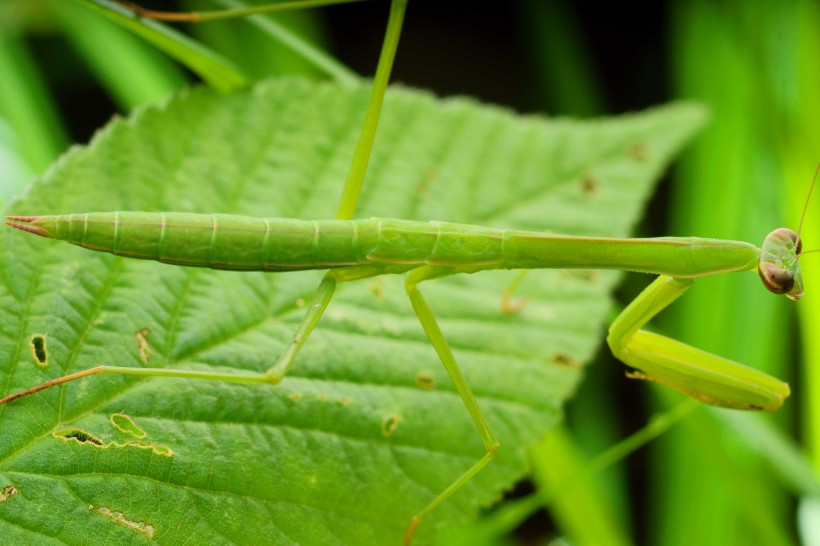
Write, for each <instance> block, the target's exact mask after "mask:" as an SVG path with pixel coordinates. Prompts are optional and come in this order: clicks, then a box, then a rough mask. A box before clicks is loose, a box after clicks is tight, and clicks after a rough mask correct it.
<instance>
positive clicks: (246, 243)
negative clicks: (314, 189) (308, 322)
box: [9, 212, 760, 277]
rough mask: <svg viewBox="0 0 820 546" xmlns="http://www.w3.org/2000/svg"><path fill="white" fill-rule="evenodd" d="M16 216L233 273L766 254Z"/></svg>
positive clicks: (452, 227)
mask: <svg viewBox="0 0 820 546" xmlns="http://www.w3.org/2000/svg"><path fill="white" fill-rule="evenodd" d="M9 219H10V220H11V222H10V223H11V224H12V225H14V227H20V228H21V229H25V230H26V231H30V232H32V233H35V234H38V235H42V236H45V237H50V238H53V239H62V240H65V241H68V242H70V243H73V244H76V245H80V246H83V247H85V248H89V249H92V250H100V251H104V252H111V253H113V254H117V255H120V256H129V257H133V258H143V259H149V260H157V261H160V262H163V263H169V264H176V265H187V266H199V267H210V268H213V269H232V270H266V271H289V270H300V269H330V268H336V267H345V266H353V265H364V264H370V265H376V266H380V265H381V266H385V267H386V266H388V265H408V266H413V265H425V264H429V265H438V266H445V267H452V268H454V269H456V270H464V271H477V270H483V269H532V268H585V269H586V268H604V269H624V270H630V271H640V272H646V273H656V274H663V275H672V276H676V277H687V276H703V275H708V274H712V273H723V272H727V271H744V270H748V269H754V268H756V267H757V263H758V260H759V256H760V251H759V250H758V249H757V248H756V247H755V246H754V245H751V244H748V243H742V242H737V241H723V240H719V239H701V238H695V237H690V238H672V237H662V238H655V239H613V238H602V237H574V236H566V235H549V234H544V233H537V232H528V231H521V230H509V229H494V228H488V227H478V226H471V225H466V224H454V223H446V222H416V221H410V220H395V219H380V218H373V219H368V220H315V221H309V220H292V219H283V218H254V217H249V216H234V215H227V214H190V213H149V212H96V213H85V214H69V215H59V216H39V217H11V218H9ZM18 222H19V223H18ZM403 270H406V269H403Z"/></svg>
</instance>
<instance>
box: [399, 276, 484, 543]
mask: <svg viewBox="0 0 820 546" xmlns="http://www.w3.org/2000/svg"><path fill="white" fill-rule="evenodd" d="M453 273H454V271H453V269H452V268H443V267H434V266H422V267H419V268H418V269H414V270H413V271H411V272H410V273H409V274H408V275H407V281H406V284H405V286H406V289H407V295H408V296H409V297H410V303H412V305H413V311H415V313H416V316H417V317H418V318H419V322H421V326H422V328H424V333H425V334H427V338H428V339H429V340H430V343H432V344H433V347H435V349H436V352H437V353H438V356H439V358H440V359H441V363H442V364H444V367H445V368H446V369H447V373H448V374H449V376H450V379H452V380H453V384H454V385H455V387H456V391H458V395H459V396H460V397H461V400H462V401H463V402H464V405H465V406H466V407H467V411H469V412H470V417H472V418H473V422H474V423H475V426H476V428H477V429H478V432H479V434H481V441H482V442H483V444H484V448H485V449H486V450H487V452H486V453H485V454H484V456H483V457H481V459H479V460H478V461H476V462H475V463H474V464H473V465H472V466H471V467H470V468H469V469H467V471H466V472H464V473H463V474H462V475H461V476H459V477H458V479H456V480H455V481H454V482H453V483H451V484H450V485H449V486H448V487H447V488H446V489H445V490H444V491H442V492H441V493H439V494H438V496H436V498H434V499H433V500H432V501H431V502H430V503H429V504H428V505H427V506H425V507H424V508H423V509H422V510H421V511H420V512H418V513H417V514H416V515H415V516H413V519H412V521H411V523H410V528H409V529H408V530H407V534H406V535H405V539H404V542H405V544H409V543H410V538H411V537H412V535H413V531H414V530H415V528H416V526H418V524H419V523H420V522H421V520H422V518H423V517H424V516H425V515H427V514H428V513H430V512H431V511H432V510H434V509H435V508H436V507H437V506H438V505H439V504H441V503H442V502H444V501H445V500H447V499H448V498H449V497H450V496H451V495H452V494H453V493H455V492H456V491H458V489H460V488H461V487H462V486H463V485H464V484H465V483H467V482H468V481H470V479H471V478H472V477H473V476H475V475H476V474H477V473H478V472H479V471H480V470H481V469H482V468H484V467H485V466H486V465H487V463H489V462H490V461H491V460H492V459H493V457H494V456H495V452H496V451H498V447H499V443H498V441H497V440H496V439H495V436H493V433H492V431H491V430H490V425H489V424H488V423H487V419H486V418H485V417H484V414H483V413H482V412H481V409H480V408H479V407H478V401H477V400H476V398H475V395H474V394H473V391H472V389H470V385H469V383H467V380H466V379H465V378H464V374H463V373H462V372H461V368H459V366H458V362H456V359H455V356H453V351H452V350H450V346H449V345H448V344H447V340H446V339H445V338H444V334H442V333H441V328H439V325H438V322H437V321H436V317H435V316H434V315H433V311H432V310H431V309H430V306H429V305H427V302H426V301H425V300H424V297H423V296H422V295H421V292H419V289H418V285H419V283H421V282H423V281H426V280H430V279H436V278H439V277H444V276H446V275H452V274H453Z"/></svg>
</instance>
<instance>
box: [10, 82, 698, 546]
mask: <svg viewBox="0 0 820 546" xmlns="http://www.w3.org/2000/svg"><path fill="white" fill-rule="evenodd" d="M368 95H369V89H368V87H367V86H364V85H358V86H353V87H350V86H340V85H336V84H317V83H314V82H310V81H307V80H303V79H278V80H273V81H268V82H265V83H262V84H260V85H258V86H256V87H255V88H253V89H251V90H248V91H244V92H239V93H235V94H232V95H228V96H219V95H218V94H216V93H215V92H213V91H209V90H206V89H197V90H194V91H191V92H187V93H184V94H182V95H181V96H179V97H177V98H175V99H173V100H171V101H170V102H169V103H168V104H166V105H164V106H162V107H150V108H146V109H143V110H140V111H138V112H136V113H135V114H134V115H133V116H132V117H130V118H128V119H125V120H122V119H120V120H115V121H113V122H112V123H111V124H109V126H108V127H107V128H106V129H104V130H103V131H101V132H100V133H99V134H98V135H97V136H96V137H95V139H94V140H93V142H92V143H91V144H90V145H89V146H88V147H78V148H75V149H73V150H72V151H70V152H69V153H68V154H66V155H65V156H64V157H63V158H62V159H61V160H60V161H59V162H58V163H57V164H56V165H55V166H54V167H53V169H51V170H50V171H49V172H48V173H47V174H46V175H45V176H44V177H43V178H42V179H41V180H39V181H37V182H36V183H35V184H34V185H33V186H32V188H31V191H30V192H29V194H28V196H27V197H26V198H25V199H24V200H21V201H18V202H16V203H15V204H13V205H12V207H11V209H10V212H12V213H14V214H46V213H68V212H83V211H93V210H96V211H109V210H146V211H151V210H156V211H160V210H167V211H197V212H222V213H241V214H247V215H256V216H283V217H299V218H331V217H332V216H333V213H334V210H335V209H336V205H337V199H338V197H339V195H340V194H341V190H342V188H341V181H342V180H344V178H345V174H346V172H347V169H348V163H349V161H350V157H351V155H352V153H353V148H354V146H355V142H356V138H357V131H358V130H359V126H360V122H361V117H362V115H363V112H364V108H365V106H366V103H367V99H368ZM703 118H704V116H703V112H702V110H701V109H700V108H699V107H697V106H694V105H686V104H680V105H673V106H668V107H664V108H659V109H656V110H651V111H648V112H646V113H642V114H636V115H632V116H624V117H622V118H616V119H612V120H600V121H595V122H577V121H571V120H547V119H543V118H536V117H528V118H523V117H517V116H515V115H513V114H511V113H510V112H507V111H505V110H502V109H499V108H495V107H488V106H482V105H479V104H477V103H476V102H474V101H472V100H469V99H451V100H437V99H435V98H433V97H432V96H430V95H428V94H425V93H421V92H418V91H411V90H402V89H392V90H391V91H390V92H389V93H388V96H387V100H386V103H385V111H384V115H383V118H382V123H381V126H380V132H379V135H378V138H377V143H376V147H375V151H374V155H373V157H372V161H371V166H370V169H369V172H368V176H367V179H366V181H365V185H364V192H363V194H362V200H361V203H360V207H359V210H358V215H359V216H360V217H368V216H376V215H377V216H382V217H399V218H416V219H424V220H432V219H435V220H447V221H457V222H469V223H475V224H482V225H492V226H507V227H512V228H524V229H533V230H553V231H556V232H563V233H577V234H584V235H590V234H596V235H608V236H619V235H620V236H623V235H626V234H628V233H629V231H630V229H631V227H632V225H633V224H634V223H635V222H636V219H637V218H638V216H639V214H640V211H641V209H642V208H643V205H644V203H645V201H646V199H647V196H648V194H649V192H650V191H651V188H652V185H653V181H654V180H656V179H657V177H658V176H659V175H660V173H661V171H662V169H663V168H664V167H665V166H666V164H667V162H668V161H669V160H670V158H671V156H672V155H673V154H674V153H675V152H677V150H678V149H679V147H680V146H681V145H682V144H683V143H684V142H685V141H686V140H687V139H688V138H689V137H690V136H691V134H692V133H693V132H694V130H695V129H696V128H697V127H698V126H699V125H700V124H701V123H702V120H703ZM0 239H1V242H2V249H3V253H2V257H1V258H2V259H1V260H0V273H1V274H2V278H3V283H2V287H0V290H2V292H0V313H2V314H0V321H2V325H3V329H2V336H3V339H2V343H0V351H2V355H0V356H2V358H0V363H2V364H0V385H2V391H3V392H5V393H9V392H14V391H17V390H20V389H24V388H26V387H30V386H33V385H35V384H38V383H41V382H43V381H45V380H47V379H50V378H54V377H58V376H61V375H63V374H66V373H69V372H72V371H77V370H82V369H85V368H89V367H92V366H94V365H97V364H100V363H106V364H114V365H122V366H145V365H150V366H154V367H171V366H173V367H177V368H196V369H223V370H224V369H230V368H236V369H242V370H259V371H262V370H265V369H266V368H267V367H268V366H270V365H271V364H272V363H273V361H274V360H275V359H276V357H277V356H278V355H279V354H280V353H281V351H282V350H283V349H284V347H286V346H287V344H288V343H289V342H290V339H291V335H292V332H293V330H294V329H295V326H296V325H297V323H298V322H299V320H300V319H301V317H302V314H303V312H304V305H305V301H309V298H310V297H311V294H312V292H313V290H314V289H315V287H316V285H317V283H318V280H319V278H320V273H319V272H316V271H308V272H304V273H280V274H271V273H256V272H252V273H248V272H226V271H222V272H217V271H210V270H203V269H192V268H181V267H172V266H167V265H162V264H159V263H154V262H146V261H137V260H127V259H123V258H117V257H114V256H111V255H108V254H99V253H93V252H89V251H87V250H84V249H81V248H78V247H72V246H69V245H65V244H61V243H58V242H55V241H48V240H44V239H41V238H37V237H31V236H26V235H25V234H22V233H19V232H16V231H12V230H2V231H0ZM516 275H517V273H516V272H514V271H491V272H485V273H481V274H477V275H460V276H455V277H452V278H447V279H443V280H439V281H431V282H429V283H424V284H423V285H422V291H423V292H424V293H425V294H426V296H427V298H428V300H429V301H430V304H431V305H432V307H433V310H434V312H436V313H437V315H438V317H439V319H440V321H441V326H442V329H443V331H444V333H445V335H446V336H447V337H448V339H449V341H450V344H451V345H452V346H453V348H454V351H455V354H456V357H457V358H458V359H459V360H460V362H461V364H462V367H463V369H464V371H465V373H466V375H467V378H468V380H469V381H470V383H471V385H472V388H473V390H474V391H475V393H476V395H477V397H478V401H479V404H480V405H481V408H482V409H483V411H484V412H485V414H486V415H487V418H488V420H489V422H490V424H491V426H492V427H493V430H494V432H495V434H496V436H497V437H498V439H499V441H500V442H501V444H502V448H501V450H500V451H499V453H498V456H497V457H496V459H495V460H494V461H493V462H492V464H490V465H489V466H488V467H487V468H486V469H485V470H484V471H483V472H481V473H480V474H479V475H478V476H477V477H476V478H475V479H474V480H472V481H471V482H470V483H469V484H468V485H467V486H466V487H465V488H464V489H463V490H462V491H460V492H459V493H458V494H456V495H455V496H454V497H453V498H452V500H451V501H449V502H447V503H445V504H444V505H443V506H442V507H441V508H439V509H437V510H436V511H435V512H433V513H432V514H431V516H430V517H429V518H428V519H426V520H425V521H424V522H423V523H422V525H421V526H420V528H419V530H418V531H417V534H416V539H417V540H416V541H415V542H414V543H416V544H426V543H431V542H433V540H434V537H435V534H436V529H437V527H440V526H447V525H454V524H457V523H461V522H464V521H466V520H468V519H469V518H470V517H472V516H473V515H474V514H475V512H476V511H477V509H478V508H479V507H483V506H487V505H489V504H490V503H492V502H493V501H495V500H497V499H498V498H499V497H500V496H501V494H502V493H503V491H504V490H506V489H508V488H510V487H511V486H512V485H513V484H514V483H515V481H516V480H518V479H519V478H521V477H522V475H523V474H524V472H525V451H524V449H525V447H526V446H527V445H528V444H530V443H532V442H533V441H535V440H536V439H537V438H539V437H540V436H541V435H543V434H544V432H545V431H547V430H549V429H550V428H551V427H552V426H553V425H554V424H555V423H556V422H557V421H558V419H559V417H560V414H561V407H562V405H563V403H564V402H565V401H566V399H567V398H568V397H570V396H571V395H572V393H573V391H574V389H575V387H576V385H577V383H578V381H579V380H580V377H581V368H580V364H581V363H583V362H586V361H587V360H588V359H589V358H590V357H591V355H592V354H593V353H594V352H595V351H596V350H597V348H598V346H599V342H600V339H601V335H602V332H603V320H604V317H606V315H607V313H608V311H609V308H610V300H609V296H608V294H609V292H610V290H611V288H612V286H613V284H614V283H615V282H616V281H617V277H618V275H617V273H614V272H605V271H598V272H578V271H576V272H567V271H537V272H532V273H530V274H529V275H528V276H527V277H526V279H525V280H524V282H523V283H522V285H521V287H520V289H519V291H518V292H517V295H520V296H523V297H526V298H527V305H526V306H525V307H523V309H521V311H520V312H518V313H516V314H504V313H503V312H502V311H501V295H502V292H503V290H504V288H505V287H506V286H508V285H509V283H510V282H512V280H513V279H514V278H515V276H516ZM402 282H403V279H402V278H400V277H387V276H385V277H378V278H376V279H373V280H365V281H360V282H356V283H350V284H345V285H342V286H340V287H339V289H338V291H337V294H336V296H335V298H334V300H333V301H332V302H331V304H330V307H329V308H328V311H327V313H326V314H325V316H324V317H323V319H322V321H321V322H320V324H319V327H318V328H317V329H316V331H315V332H314V334H313V335H312V337H311V338H310V339H309V341H308V343H307V344H306V346H305V348H304V350H303V351H302V352H301V354H300V356H299V358H298V359H297V362H296V365H295V366H294V368H293V370H292V372H291V374H290V375H289V376H288V377H287V378H286V379H285V381H284V382H283V383H282V384H281V385H279V386H277V387H272V386H244V385H236V384H224V383H217V382H209V381H189V380H179V379H162V378H150V379H140V378H133V377H130V378H127V377H121V376H98V377H92V378H88V379H84V380H80V381H75V382H71V383H68V384H66V385H63V386H61V387H57V388H53V389H48V390H45V391H43V392H41V393H38V394H36V395H33V396H29V397H26V398H23V399H20V400H17V401H15V402H13V403H11V404H8V405H6V406H3V407H0V430H2V437H3V441H2V442H0V489H2V488H6V487H9V486H13V487H14V489H15V490H16V491H17V492H18V493H16V494H15V495H13V496H9V497H8V498H7V499H6V500H5V501H4V502H0V536H3V537H4V542H25V541H28V542H37V543H47V542H49V541H52V542H58V541H59V542H60V543H76V544H80V543H100V544H102V543H105V544H111V543H124V542H128V543H142V542H148V540H149V535H150V536H151V537H152V538H153V540H154V541H156V542H160V543H165V544H177V543H181V542H185V541H186V542H189V543H209V544H217V543H241V544H249V543H275V544H291V543H293V544H296V543H300V544H396V543H398V542H400V540H401V537H402V536H403V534H404V531H405V529H406V528H407V525H408V523H409V521H410V518H411V516H412V515H413V514H414V513H415V512H416V511H418V510H419V509H421V508H422V507H423V506H424V505H425V504H426V503H428V502H429V501H430V500H432V498H433V497H434V496H435V495H436V494H437V493H439V492H440V491H441V490H443V489H444V488H445V487H446V486H447V485H448V484H450V483H451V482H452V481H453V480H454V479H455V478H456V477H457V476H458V475H459V474H460V473H461V472H463V471H464V470H465V469H467V468H468V467H469V466H470V464H472V463H473V462H474V461H476V460H477V459H478V458H479V457H480V456H481V455H482V454H483V448H482V446H481V442H480V439H479V435H478V433H477V432H476V430H475V427H474V426H473V424H472V422H471V421H470V420H469V418H468V416H467V412H466V410H465V409H464V407H463V405H462V402H461V400H460V399H459V398H458V396H457V395H456V393H455V391H454V388H453V385H452V384H451V382H450V381H449V379H448V377H447V376H446V374H445V372H444V370H443V367H442V366H441V364H440V363H439V361H438V359H437V357H436V355H435V352H434V351H433V348H432V347H431V346H430V344H429V343H428V342H427V341H426V338H425V337H424V334H423V332H422V330H421V327H420V325H419V324H418V322H417V320H416V318H415V317H414V316H413V313H412V311H411V308H410V305H409V302H408V301H407V299H406V296H405V293H404V288H403V286H402ZM35 335H40V336H45V350H46V352H47V363H46V364H45V365H42V362H41V361H42V360H43V359H42V355H39V356H40V358H39V359H38V360H39V361H40V362H36V361H35V358H34V355H33V353H32V350H31V348H30V346H29V345H30V341H31V340H32V336H35ZM38 339H39V338H38ZM41 342H42V340H39V341H38V343H41ZM115 415H116V417H112V416H115ZM112 418H114V419H116V420H117V421H112ZM124 421H128V422H129V423H130V424H129V426H127V427H123V426H122V425H121V423H122V422H124ZM114 422H116V423H118V425H119V426H115V425H114V424H113V423H114ZM131 425H133V427H132V426H131ZM131 430H139V431H142V432H144V433H145V435H144V437H137V436H136V435H134V434H131V433H129V431H131Z"/></svg>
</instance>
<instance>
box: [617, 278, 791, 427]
mask: <svg viewBox="0 0 820 546" xmlns="http://www.w3.org/2000/svg"><path fill="white" fill-rule="evenodd" d="M694 282H695V279H693V278H680V277H677V278H676V277H668V276H665V275H661V276H659V277H658V278H657V279H655V281H654V282H652V284H650V285H649V286H648V287H646V289H645V290H644V291H643V292H642V293H641V294H640V295H639V296H638V297H637V298H635V299H634V300H633V301H632V303H630V304H629V305H628V306H627V307H626V309H624V311H623V312H622V313H621V314H620V315H619V316H618V318H617V319H615V322H613V323H612V326H610V328H609V335H608V336H607V342H608V343H609V346H610V348H611V349H612V353H613V354H614V355H615V356H616V357H617V358H618V359H620V360H622V361H623V362H624V363H626V364H627V365H629V366H631V367H633V368H635V369H636V370H639V371H637V372H631V373H629V374H628V375H629V376H630V377H633V378H636V379H647V380H651V381H655V382H657V383H661V384H663V385H666V386H667V387H671V388H673V389H675V390H677V391H680V392H682V393H684V394H687V395H689V396H691V397H693V398H697V399H698V400H701V401H703V402H706V403H707V404H714V405H719V406H722V407H732V408H737V409H746V410H768V411H771V410H773V409H776V408H778V407H780V405H782V404H783V400H784V399H786V398H787V397H788V396H789V387H788V385H786V384H785V383H783V382H781V381H778V380H776V379H774V378H772V377H770V376H768V375H766V374H765V373H763V372H760V371H758V370H756V369H754V368H749V367H746V366H743V365H741V364H738V363H737V362H734V361H732V360H729V359H727V358H723V357H720V356H717V355H714V354H712V353H708V352H706V351H702V350H700V349H696V348H695V347H692V346H690V345H687V344H685V343H681V342H680V341H677V340H674V339H671V338H668V337H665V336H661V335H659V334H655V333H652V332H647V331H645V330H641V328H642V327H643V326H644V325H645V324H646V323H647V322H649V321H650V320H651V319H652V318H653V317H654V316H655V315H657V314H658V313H659V312H660V311H661V310H663V309H664V308H665V307H666V306H668V305H669V304H671V303H672V302H673V301H675V300H676V299H677V298H678V297H680V296H681V295H682V294H683V293H684V292H685V291H686V290H687V289H688V288H689V287H690V286H692V284H693V283H694Z"/></svg>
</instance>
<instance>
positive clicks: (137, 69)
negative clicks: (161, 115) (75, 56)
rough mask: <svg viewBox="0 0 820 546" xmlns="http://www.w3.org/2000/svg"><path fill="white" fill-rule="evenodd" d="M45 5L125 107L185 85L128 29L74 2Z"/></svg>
mask: <svg viewBox="0 0 820 546" xmlns="http://www.w3.org/2000/svg"><path fill="white" fill-rule="evenodd" d="M48 5H49V7H50V9H51V10H52V11H54V14H55V16H56V17H55V20H56V21H58V22H59V23H60V24H61V25H62V26H63V29H64V32H65V35H66V36H67V37H68V38H69V39H70V40H71V42H72V43H73V45H74V46H75V47H76V48H77V50H78V51H79V52H80V53H81V54H82V56H83V57H84V58H85V59H86V61H87V62H88V64H89V66H90V67H91V68H92V70H93V71H94V72H95V73H96V74H97V77H98V78H99V80H100V81H101V82H102V83H103V84H104V85H105V86H106V87H107V88H108V90H109V93H110V94H111V95H112V96H113V97H114V99H115V100H116V102H117V103H118V104H119V105H120V107H121V108H123V109H124V110H126V111H127V110H130V109H132V108H134V107H135V106H137V105H139V104H143V103H145V102H152V101H157V100H160V99H162V98H164V97H166V96H167V95H168V94H169V93H171V92H172V91H173V90H176V89H179V88H180V87H182V86H183V85H184V83H185V77H184V76H183V75H182V73H181V71H180V70H179V69H178V68H177V67H176V66H174V65H173V64H171V63H170V62H169V61H168V59H167V57H165V56H163V55H161V54H159V53H158V52H157V51H156V50H155V49H153V48H151V47H150V46H147V45H146V44H145V43H144V42H143V41H141V40H139V39H137V38H136V37H135V36H134V35H133V34H132V33H131V32H128V31H126V30H124V29H123V28H121V27H119V26H117V25H115V24H114V23H112V22H111V21H110V20H108V19H107V18H105V17H102V16H101V15H99V14H97V13H93V12H91V11H90V10H88V9H87V8H85V7H82V6H80V5H78V4H76V3H70V2H66V1H65V0H49V2H48ZM102 44H104V47H102Z"/></svg>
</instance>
